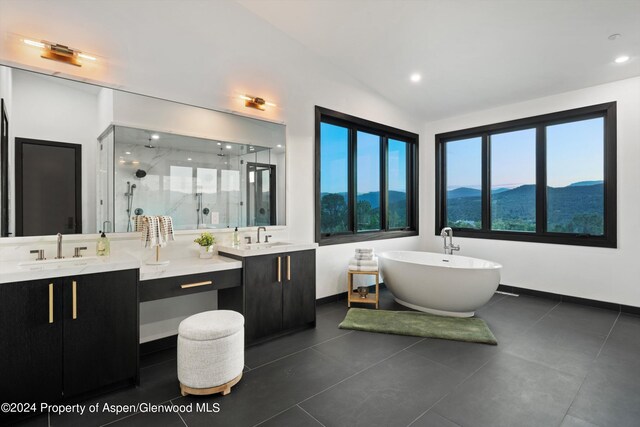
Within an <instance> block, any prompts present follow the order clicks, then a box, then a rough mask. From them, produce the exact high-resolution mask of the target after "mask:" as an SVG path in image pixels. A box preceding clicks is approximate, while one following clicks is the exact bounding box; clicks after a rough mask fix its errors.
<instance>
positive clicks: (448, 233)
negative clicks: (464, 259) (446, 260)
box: [440, 227, 460, 255]
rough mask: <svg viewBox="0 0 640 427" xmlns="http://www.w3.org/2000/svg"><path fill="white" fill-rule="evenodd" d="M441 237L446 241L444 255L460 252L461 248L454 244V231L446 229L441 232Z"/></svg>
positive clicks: (449, 228)
mask: <svg viewBox="0 0 640 427" xmlns="http://www.w3.org/2000/svg"><path fill="white" fill-rule="evenodd" d="M440 236H442V238H443V239H444V253H445V254H448V255H453V251H459V250H460V246H459V245H454V244H453V230H452V229H451V227H445V228H443V229H442V231H441V232H440ZM447 236H448V237H449V243H448V244H447Z"/></svg>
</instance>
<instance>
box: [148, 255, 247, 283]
mask: <svg viewBox="0 0 640 427" xmlns="http://www.w3.org/2000/svg"><path fill="white" fill-rule="evenodd" d="M235 268H242V261H237V260H235V259H231V258H226V257H223V256H219V255H214V256H213V258H210V259H200V258H195V257H193V258H181V259H174V260H171V262H170V263H169V264H167V265H146V264H142V266H141V267H140V281H144V280H153V279H162V278H165V277H175V276H186V275H188V274H198V273H209V272H212V271H221V270H233V269H235Z"/></svg>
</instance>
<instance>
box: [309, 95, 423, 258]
mask: <svg viewBox="0 0 640 427" xmlns="http://www.w3.org/2000/svg"><path fill="white" fill-rule="evenodd" d="M417 155H418V135H416V134H414V133H411V132H407V131H403V130H400V129H396V128H392V127H389V126H385V125H381V124H378V123H374V122H371V121H368V120H364V119H360V118H357V117H353V116H349V115H347V114H342V113H339V112H336V111H332V110H328V109H326V108H322V107H316V241H317V242H319V243H320V244H321V245H328V244H336V243H348V242H357V241H365V240H376V239H386V238H392V237H404V236H410V235H416V234H418V227H417V218H418V207H417V204H418V202H417V194H418V192H417V185H418V184H417V158H418V157H417Z"/></svg>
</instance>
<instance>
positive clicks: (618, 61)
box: [615, 55, 629, 64]
mask: <svg viewBox="0 0 640 427" xmlns="http://www.w3.org/2000/svg"><path fill="white" fill-rule="evenodd" d="M628 60H629V57H628V56H627V55H622V56H618V57H617V58H616V59H615V61H616V64H622V63H623V62H627V61H628Z"/></svg>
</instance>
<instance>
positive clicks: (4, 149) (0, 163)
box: [0, 98, 9, 237]
mask: <svg viewBox="0 0 640 427" xmlns="http://www.w3.org/2000/svg"><path fill="white" fill-rule="evenodd" d="M0 116H1V118H0V185H1V186H2V187H1V188H2V190H1V191H2V200H0V212H1V213H0V216H2V219H1V220H0V237H8V236H9V117H8V116H7V104H6V103H5V102H4V98H2V99H0Z"/></svg>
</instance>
